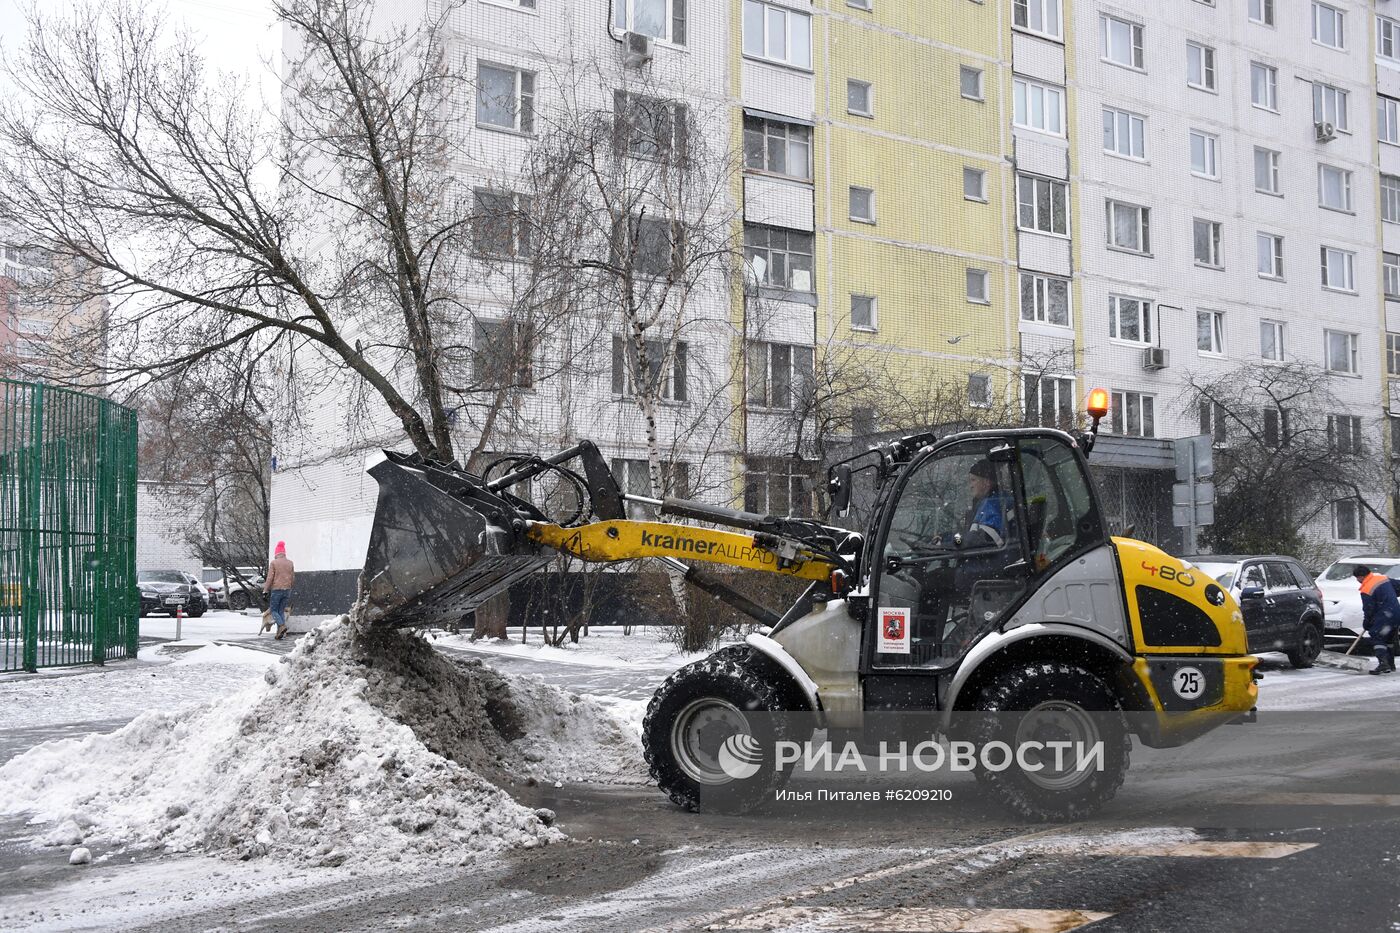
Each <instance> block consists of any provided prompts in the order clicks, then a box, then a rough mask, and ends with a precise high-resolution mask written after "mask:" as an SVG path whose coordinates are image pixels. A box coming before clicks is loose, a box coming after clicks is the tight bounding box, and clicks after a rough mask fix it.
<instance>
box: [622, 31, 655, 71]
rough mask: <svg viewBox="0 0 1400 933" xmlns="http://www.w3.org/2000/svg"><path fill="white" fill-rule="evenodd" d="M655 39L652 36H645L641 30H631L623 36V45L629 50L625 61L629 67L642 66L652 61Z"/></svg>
mask: <svg viewBox="0 0 1400 933" xmlns="http://www.w3.org/2000/svg"><path fill="white" fill-rule="evenodd" d="M654 41H655V40H653V39H652V37H651V36H644V35H642V34H641V33H640V32H629V33H627V34H626V35H625V36H623V37H622V42H623V45H624V46H626V49H627V52H626V55H625V56H624V61H625V62H626V64H627V67H629V68H640V67H642V66H643V65H645V64H646V63H647V62H649V61H651V58H652V54H653V44H654Z"/></svg>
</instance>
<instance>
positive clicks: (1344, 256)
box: [1322, 246, 1356, 292]
mask: <svg viewBox="0 0 1400 933" xmlns="http://www.w3.org/2000/svg"><path fill="white" fill-rule="evenodd" d="M1322 287H1323V288H1328V289H1331V290H1332V291H1338V292H1354V291H1356V254H1355V253H1353V252H1350V251H1348V250H1344V249H1335V248H1333V247H1331V246H1324V247H1322Z"/></svg>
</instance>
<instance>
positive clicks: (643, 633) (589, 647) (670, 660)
mask: <svg viewBox="0 0 1400 933" xmlns="http://www.w3.org/2000/svg"><path fill="white" fill-rule="evenodd" d="M527 637H528V639H529V640H528V641H526V642H524V643H522V642H521V641H519V636H518V635H513V636H512V637H511V638H510V639H501V640H490V641H486V640H483V641H472V640H471V636H469V635H442V636H439V637H438V638H437V642H438V643H439V644H441V645H443V646H445V647H449V648H458V649H462V650H466V651H476V652H479V653H481V654H492V655H505V656H508V657H515V658H525V659H529V660H537V661H553V662H555V663H557V664H577V665H580V666H583V667H608V668H669V669H672V670H674V669H675V668H678V667H680V666H681V665H683V664H689V663H690V662H691V661H698V660H699V659H700V658H703V657H705V656H707V655H709V654H710V653H711V652H712V651H715V650H717V649H718V648H722V647H724V646H725V645H726V644H733V643H734V642H736V641H742V639H741V638H739V637H737V636H736V637H734V638H731V639H728V640H726V641H723V642H720V643H719V644H717V645H715V647H714V648H710V649H707V650H705V651H698V652H692V653H686V652H683V651H681V650H680V649H679V648H678V647H676V644H675V641H674V638H675V629H674V628H671V627H664V626H638V627H635V628H633V629H632V631H631V633H630V634H624V633H623V628H622V627H621V626H601V625H595V626H592V627H591V628H589V634H587V635H582V634H580V635H579V640H578V643H577V644H574V643H572V642H568V641H566V642H565V643H564V645H562V646H561V647H558V648H556V647H554V646H553V645H547V644H545V642H544V639H543V637H542V636H541V635H540V633H539V631H538V630H535V631H531V632H529V633H528V636H527Z"/></svg>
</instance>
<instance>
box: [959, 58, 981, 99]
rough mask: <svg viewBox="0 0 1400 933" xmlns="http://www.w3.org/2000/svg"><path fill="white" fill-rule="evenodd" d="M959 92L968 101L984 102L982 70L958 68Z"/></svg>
mask: <svg viewBox="0 0 1400 933" xmlns="http://www.w3.org/2000/svg"><path fill="white" fill-rule="evenodd" d="M958 92H959V93H960V94H962V96H963V97H966V98H967V99H968V100H982V99H983V98H982V69H981V68H969V67H968V66H967V65H960V66H959V67H958Z"/></svg>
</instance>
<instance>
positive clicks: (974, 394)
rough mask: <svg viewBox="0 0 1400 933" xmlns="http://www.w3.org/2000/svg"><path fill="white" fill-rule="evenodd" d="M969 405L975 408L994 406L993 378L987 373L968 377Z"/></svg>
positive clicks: (973, 374)
mask: <svg viewBox="0 0 1400 933" xmlns="http://www.w3.org/2000/svg"><path fill="white" fill-rule="evenodd" d="M967 403H968V404H969V405H971V406H972V407H973V408H990V407H991V405H992V377H991V376H988V375H987V374H985V373H972V374H970V375H969V376H968V377H967Z"/></svg>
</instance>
